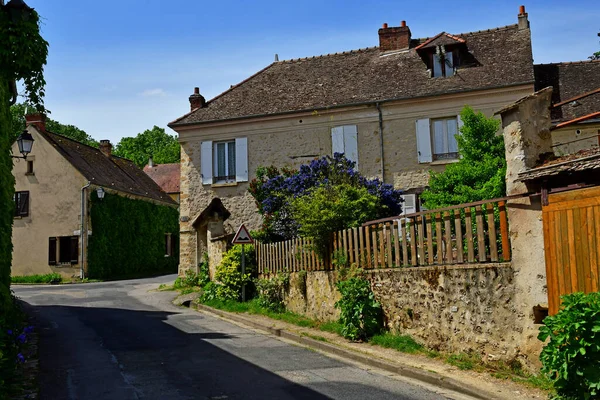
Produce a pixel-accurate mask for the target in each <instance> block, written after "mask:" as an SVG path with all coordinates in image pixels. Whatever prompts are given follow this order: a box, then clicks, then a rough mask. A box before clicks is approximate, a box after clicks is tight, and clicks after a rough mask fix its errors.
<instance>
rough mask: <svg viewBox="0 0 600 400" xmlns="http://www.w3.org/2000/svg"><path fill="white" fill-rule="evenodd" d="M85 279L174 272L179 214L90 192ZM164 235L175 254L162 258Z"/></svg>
mask: <svg viewBox="0 0 600 400" xmlns="http://www.w3.org/2000/svg"><path fill="white" fill-rule="evenodd" d="M91 202H92V206H91V219H92V231H93V234H92V236H90V242H89V246H88V277H89V278H94V279H116V278H127V277H141V276H149V275H153V274H158V273H167V272H177V265H178V264H179V246H178V243H179V241H178V232H179V222H178V219H179V213H178V212H177V210H176V209H175V208H172V207H169V206H162V205H157V204H153V203H150V202H148V201H143V200H134V199H129V198H125V197H122V196H118V195H115V194H109V193H107V194H106V195H105V196H104V199H103V200H99V199H98V196H97V194H96V191H95V190H94V191H92V201H91ZM165 233H171V234H172V240H173V242H174V243H175V244H176V246H175V252H174V254H172V255H171V256H170V257H165Z"/></svg>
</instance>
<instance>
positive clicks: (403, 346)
mask: <svg viewBox="0 0 600 400" xmlns="http://www.w3.org/2000/svg"><path fill="white" fill-rule="evenodd" d="M369 343H371V344H373V345H376V346H381V347H386V348H388V349H394V350H398V351H401V352H402V353H410V354H414V353H425V352H426V351H427V349H426V348H425V347H423V346H422V345H420V344H419V343H417V342H416V341H415V339H413V338H412V337H410V336H408V335H394V334H392V333H389V332H386V333H382V334H379V335H375V336H373V337H372V338H371V339H370V340H369Z"/></svg>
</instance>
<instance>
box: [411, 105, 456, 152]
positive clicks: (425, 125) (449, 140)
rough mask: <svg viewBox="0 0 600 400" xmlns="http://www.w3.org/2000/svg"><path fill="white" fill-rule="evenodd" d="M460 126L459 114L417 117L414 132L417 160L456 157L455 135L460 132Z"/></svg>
mask: <svg viewBox="0 0 600 400" xmlns="http://www.w3.org/2000/svg"><path fill="white" fill-rule="evenodd" d="M461 127H462V121H461V119H460V116H455V117H446V118H435V119H429V118H423V119H418V120H417V121H416V133H417V157H418V160H419V162H420V163H430V162H432V161H436V160H454V159H458V157H459V154H458V145H457V141H456V135H458V134H460V128H461Z"/></svg>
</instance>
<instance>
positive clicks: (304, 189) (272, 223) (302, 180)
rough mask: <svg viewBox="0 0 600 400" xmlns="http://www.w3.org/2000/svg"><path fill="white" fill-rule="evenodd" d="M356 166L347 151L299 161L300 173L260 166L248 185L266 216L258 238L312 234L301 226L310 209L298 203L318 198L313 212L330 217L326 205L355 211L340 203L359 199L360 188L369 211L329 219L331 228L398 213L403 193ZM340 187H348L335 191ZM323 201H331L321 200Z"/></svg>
mask: <svg viewBox="0 0 600 400" xmlns="http://www.w3.org/2000/svg"><path fill="white" fill-rule="evenodd" d="M355 166H356V163H355V162H353V161H351V160H348V159H347V158H346V157H345V156H344V155H343V154H341V153H335V154H334V156H333V157H330V156H325V157H322V158H317V159H314V160H312V161H311V162H310V163H308V164H304V165H301V166H300V168H299V169H298V170H297V171H296V170H292V169H286V168H284V169H281V170H279V169H278V168H276V167H272V166H271V167H261V168H259V169H258V170H257V172H256V176H257V177H256V179H254V180H253V181H252V182H251V183H250V188H249V192H250V194H251V195H252V196H253V197H254V199H255V200H256V205H257V207H258V211H259V212H260V213H261V215H262V216H263V230H262V231H261V232H259V233H258V239H259V240H264V241H278V240H287V239H291V238H294V237H297V236H298V235H300V234H301V235H303V236H310V235H309V232H307V230H308V229H307V226H303V224H302V221H304V225H306V221H307V219H311V218H308V217H309V215H308V214H307V211H309V210H307V208H306V207H300V204H301V203H302V202H307V201H313V202H314V200H315V196H316V197H317V198H319V199H320V200H319V201H317V203H316V204H313V205H312V207H313V209H314V210H315V215H317V214H318V213H325V214H328V215H332V214H331V212H330V213H328V212H327V211H326V210H324V209H323V208H324V207H325V208H327V207H338V208H340V209H344V210H349V209H350V210H351V209H352V208H351V207H347V206H346V205H340V204H337V203H338V202H340V201H346V200H349V199H353V200H352V201H357V197H356V195H357V194H358V193H359V192H360V195H361V196H363V197H364V196H367V197H368V199H367V198H366V197H365V198H364V199H363V200H364V201H362V202H361V204H363V205H364V204H369V207H371V208H370V209H369V210H366V209H364V208H362V209H360V210H358V209H357V210H356V213H354V214H352V213H351V214H350V215H348V214H347V213H345V214H344V215H341V214H340V215H338V217H337V219H335V218H334V219H335V221H333V220H331V219H330V220H329V222H330V223H331V224H330V232H333V231H335V230H339V229H345V228H350V227H353V226H357V224H358V225H360V224H362V223H363V222H366V221H368V220H370V219H377V218H385V217H389V216H394V215H399V214H400V212H401V211H402V207H401V202H402V198H401V195H402V192H401V191H400V190H396V189H394V187H393V186H392V185H390V184H388V183H384V182H382V181H381V180H380V179H378V178H375V179H367V178H365V177H364V176H362V175H360V173H358V171H356V169H355ZM341 187H343V188H344V190H340V189H336V190H333V188H341ZM351 188H352V190H351ZM354 189H356V190H354ZM317 193H318V195H316V194H317ZM336 196H337V197H338V198H337V199H336ZM325 199H328V200H327V201H322V200H325ZM314 207H317V208H314ZM300 210H302V213H301V215H300ZM331 211H332V212H333V210H331ZM333 214H335V212H333Z"/></svg>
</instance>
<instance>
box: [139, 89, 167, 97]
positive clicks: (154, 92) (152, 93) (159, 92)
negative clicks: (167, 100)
mask: <svg viewBox="0 0 600 400" xmlns="http://www.w3.org/2000/svg"><path fill="white" fill-rule="evenodd" d="M140 95H141V96H144V97H156V96H166V95H167V92H165V91H164V90H163V89H160V88H158V89H147V90H144V91H143V92H142V93H140Z"/></svg>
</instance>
